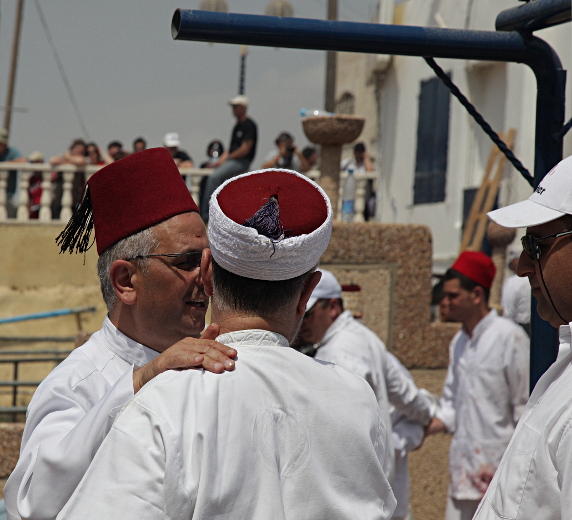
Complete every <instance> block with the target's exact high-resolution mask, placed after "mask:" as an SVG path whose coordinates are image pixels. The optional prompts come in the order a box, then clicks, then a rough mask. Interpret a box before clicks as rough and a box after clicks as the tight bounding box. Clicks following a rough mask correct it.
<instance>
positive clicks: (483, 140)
mask: <svg viewBox="0 0 572 520" xmlns="http://www.w3.org/2000/svg"><path fill="white" fill-rule="evenodd" d="M515 5H519V4H518V3H517V2H516V1H513V0H407V1H404V2H399V5H398V6H396V16H395V18H396V22H398V23H402V24H403V25H416V26H430V27H435V26H438V25H441V26H443V24H444V25H445V26H446V27H449V28H469V29H475V30H494V21H495V19H496V16H497V14H498V13H499V12H500V11H501V10H502V9H506V8H510V7H514V6H515ZM536 35H537V36H538V37H539V38H542V39H544V40H546V41H547V42H548V43H550V44H551V45H552V46H553V47H554V49H555V50H556V52H557V53H558V55H559V56H560V58H561V60H562V62H563V66H564V68H565V69H567V70H570V68H571V63H572V26H571V24H565V25H562V26H558V27H554V28H550V29H545V30H543V31H539V32H537V33H536ZM338 56H339V58H338V60H339V61H338V73H337V95H338V96H340V95H341V94H342V93H343V92H351V93H353V94H354V96H355V98H356V110H355V113H356V114H358V115H364V116H366V118H367V122H366V127H365V129H364V132H363V133H362V135H361V136H360V138H359V140H360V141H364V142H365V143H366V145H367V146H368V150H369V152H370V153H371V155H372V156H374V157H375V158H376V163H377V167H378V173H379V182H378V215H377V220H380V221H381V222H396V223H423V224H427V225H428V226H430V228H431V230H432V233H433V251H434V264H435V269H436V270H444V269H445V268H446V267H448V265H450V263H451V262H452V261H453V260H454V259H455V257H456V255H457V253H458V249H459V245H460V239H461V225H462V218H463V190H465V189H467V188H476V187H478V186H479V185H480V183H481V181H482V177H483V173H484V170H485V167H486V163H487V160H488V157H489V154H490V151H491V147H492V142H491V141H490V139H489V138H488V136H486V135H485V134H484V132H483V131H482V129H481V128H480V127H479V126H478V125H477V124H476V123H475V122H474V121H473V119H472V117H471V116H469V115H468V113H467V112H466V110H465V108H464V107H462V105H461V104H460V103H459V102H458V101H457V99H456V98H454V97H452V96H451V99H450V121H449V148H448V167H447V186H446V199H445V201H444V202H441V203H432V204H420V205H413V185H414V173H415V159H416V148H417V120H418V102H419V101H418V96H419V92H420V84H421V81H423V80H426V79H429V78H432V77H434V74H433V71H432V70H431V69H430V68H429V67H428V66H427V64H426V63H425V62H424V60H423V59H422V58H414V57H403V56H394V57H393V59H392V62H391V65H390V67H389V69H388V70H387V72H386V74H385V76H384V77H383V82H382V85H383V87H382V103H381V117H380V118H379V120H380V121H381V126H380V127H378V124H377V120H378V113H377V106H376V102H375V83H374V82H373V81H372V75H371V63H372V57H371V56H366V55H359V54H350V53H340V54H339V55H338ZM437 62H438V63H439V64H440V65H441V67H442V68H443V69H444V70H445V71H447V72H451V75H452V79H453V81H454V83H455V84H456V85H457V86H458V87H459V88H460V90H461V91H462V92H463V93H464V94H465V95H466V96H467V97H468V98H469V99H470V100H471V102H472V103H473V104H474V105H475V106H476V107H477V110H479V112H480V113H481V114H482V115H483V116H484V117H485V119H486V120H487V121H488V122H489V123H490V124H491V125H492V127H493V128H494V129H495V130H496V131H497V132H506V131H508V129H509V128H515V129H516V130H517V136H516V143H515V146H514V152H515V154H516V156H517V157H518V158H519V159H520V160H521V161H522V163H523V164H524V165H525V166H526V167H527V168H528V169H529V171H531V172H533V169H534V121H535V104H536V80H535V78H534V75H533V73H532V72H531V71H530V69H529V68H528V67H527V66H525V65H521V64H513V63H496V62H482V61H478V62H475V61H468V60H446V59H437ZM571 83H572V78H569V80H568V84H567V101H568V105H567V109H566V120H568V119H570V117H571V110H570V105H571V104H572V89H571ZM378 132H379V138H380V139H379V146H378ZM351 148H352V147H351V146H347V147H346V148H345V150H344V155H345V156H348V155H351ZM567 155H572V131H570V132H569V133H568V135H567V136H566V138H565V142H564V156H567ZM529 194H530V187H529V185H528V183H527V182H526V181H525V180H524V179H523V178H522V177H521V175H520V174H519V173H518V172H517V171H516V170H515V169H514V168H513V167H512V166H507V167H506V168H505V172H504V177H503V182H502V185H501V191H500V194H499V203H500V205H501V206H502V205H506V204H509V203H512V202H515V201H517V200H521V199H523V198H526V197H528V195H529Z"/></svg>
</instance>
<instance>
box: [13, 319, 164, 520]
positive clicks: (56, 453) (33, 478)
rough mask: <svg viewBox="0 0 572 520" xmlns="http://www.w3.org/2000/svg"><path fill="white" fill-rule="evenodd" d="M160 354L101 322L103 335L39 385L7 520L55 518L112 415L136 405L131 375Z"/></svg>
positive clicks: (77, 350)
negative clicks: (131, 401) (125, 406)
mask: <svg viewBox="0 0 572 520" xmlns="http://www.w3.org/2000/svg"><path fill="white" fill-rule="evenodd" d="M157 355H158V353H157V352H155V351H154V350H151V349H149V348H147V347H145V346H143V345H141V344H139V343H136V342H135V341H133V340H131V339H129V338H128V337H127V336H125V335H124V334H122V333H121V332H119V330H117V329H116V328H115V327H114V326H113V324H112V323H111V321H109V318H105V321H104V322H103V326H102V328H101V330H99V331H98V332H96V333H94V334H93V335H92V336H91V338H90V339H89V341H87V343H85V344H84V345H82V346H81V347H79V348H77V349H76V350H74V351H73V352H72V353H71V354H70V355H69V356H68V357H67V359H66V360H65V361H63V362H62V363H61V364H60V365H59V366H57V367H56V368H55V369H54V370H53V371H52V372H51V373H50V374H49V375H48V377H46V379H44V381H42V383H41V385H40V386H39V387H38V389H37V390H36V392H35V393H34V396H33V398H32V401H31V402H30V404H29V406H28V413H27V418H26V427H25V429H24V435H23V437H22V445H21V448H20V458H19V460H18V464H17V465H16V468H15V469H14V471H13V472H12V474H11V475H10V478H9V479H8V482H7V483H6V486H5V487H4V500H5V504H6V510H7V513H8V519H9V520H15V519H20V518H22V519H26V518H33V519H34V520H47V519H51V518H55V517H56V515H57V514H58V512H59V511H60V510H61V508H62V507H63V506H64V504H65V503H66V502H67V501H68V499H69V498H70V497H71V495H72V493H73V491H74V489H75V488H76V486H77V485H78V483H79V482H80V480H81V479H82V477H83V475H84V473H85V471H86V470H87V468H88V466H89V464H90V463H91V461H92V459H93V456H94V455H95V453H96V451H97V449H98V448H99V446H100V444H101V442H102V441H103V439H104V438H105V436H106V435H107V432H108V431H109V429H110V428H111V424H112V423H113V420H114V416H115V414H114V410H115V409H117V408H119V407H121V406H122V405H124V404H125V403H126V402H128V401H129V400H130V399H132V398H133V369H134V368H138V367H141V366H143V365H145V364H146V363H148V362H149V361H151V360H152V359H154V358H155V357H156V356H157Z"/></svg>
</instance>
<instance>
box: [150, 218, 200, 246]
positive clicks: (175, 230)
mask: <svg viewBox="0 0 572 520" xmlns="http://www.w3.org/2000/svg"><path fill="white" fill-rule="evenodd" d="M155 236H156V238H157V239H158V240H159V247H160V248H161V247H163V248H164V247H167V248H169V247H178V248H179V249H177V250H176V251H170V252H173V253H178V252H181V253H185V252H188V251H191V250H202V249H204V248H205V247H207V245H208V239H207V233H206V228H205V225H204V223H203V221H202V219H201V217H200V215H199V214H198V213H197V212H196V211H191V212H187V213H180V214H179V215H175V216H173V217H171V218H168V219H167V220H165V221H163V222H161V223H160V224H158V225H157V226H156V227H155ZM181 248H183V249H181Z"/></svg>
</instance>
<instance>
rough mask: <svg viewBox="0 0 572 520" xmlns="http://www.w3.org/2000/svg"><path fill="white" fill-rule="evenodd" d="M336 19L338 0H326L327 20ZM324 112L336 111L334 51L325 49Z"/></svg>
mask: <svg viewBox="0 0 572 520" xmlns="http://www.w3.org/2000/svg"><path fill="white" fill-rule="evenodd" d="M337 19H338V0H328V20H337ZM324 98H325V104H324V108H325V110H326V112H335V111H336V52H335V51H326V90H325V96H324Z"/></svg>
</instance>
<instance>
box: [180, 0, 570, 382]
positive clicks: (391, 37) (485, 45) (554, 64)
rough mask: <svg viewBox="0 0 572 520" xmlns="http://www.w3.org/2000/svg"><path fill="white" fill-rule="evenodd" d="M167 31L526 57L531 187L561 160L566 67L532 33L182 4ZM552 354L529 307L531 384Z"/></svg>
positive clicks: (554, 341)
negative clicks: (530, 89) (532, 83)
mask: <svg viewBox="0 0 572 520" xmlns="http://www.w3.org/2000/svg"><path fill="white" fill-rule="evenodd" d="M554 1H556V2H560V0H554ZM568 1H569V0H568ZM533 3H536V2H533ZM538 3H540V2H538ZM171 34H172V36H173V38H174V39H176V40H192V41H204V42H219V43H232V44H243V45H260V46H265V47H289V48H297V49H313V50H322V51H342V52H361V53H369V54H395V55H401V56H428V57H433V58H456V59H473V60H489V61H505V62H515V63H524V64H526V65H528V66H529V67H530V68H531V69H532V70H533V72H534V74H535V77H536V81H537V87H538V90H537V98H536V136H535V158H534V186H535V187H536V186H537V185H538V184H539V183H540V181H541V180H542V178H543V177H544V175H546V174H547V173H548V171H550V169H551V168H552V167H553V166H554V165H555V164H556V163H558V162H559V161H560V160H561V159H562V136H560V137H559V134H560V132H561V129H562V127H563V124H564V104H565V85H566V71H564V70H563V69H562V64H561V62H560V59H559V58H558V55H557V54H556V53H555V52H554V50H553V49H552V47H550V45H548V44H547V43H546V42H544V41H542V40H540V39H538V38H536V37H534V36H531V35H530V34H521V33H518V32H516V31H513V32H492V31H469V30H460V29H439V28H429V27H410V26H402V25H398V26H397V25H382V24H372V23H352V22H339V21H324V20H309V19H302V18H279V17H272V16H257V15H247V14H235V13H215V12H208V11H195V10H183V9H178V10H177V11H175V13H174V15H173V19H172V23H171ZM557 353H558V333H557V331H556V330H555V329H553V328H552V327H551V326H550V325H549V324H548V323H547V322H545V321H542V320H541V319H540V318H539V317H538V316H537V314H536V310H534V312H533V318H532V334H531V388H533V387H534V385H535V384H536V381H537V380H538V378H539V377H540V375H542V373H544V371H545V370H546V369H547V368H548V367H549V366H550V365H551V364H552V363H553V362H554V360H555V359H556V355H557Z"/></svg>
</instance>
